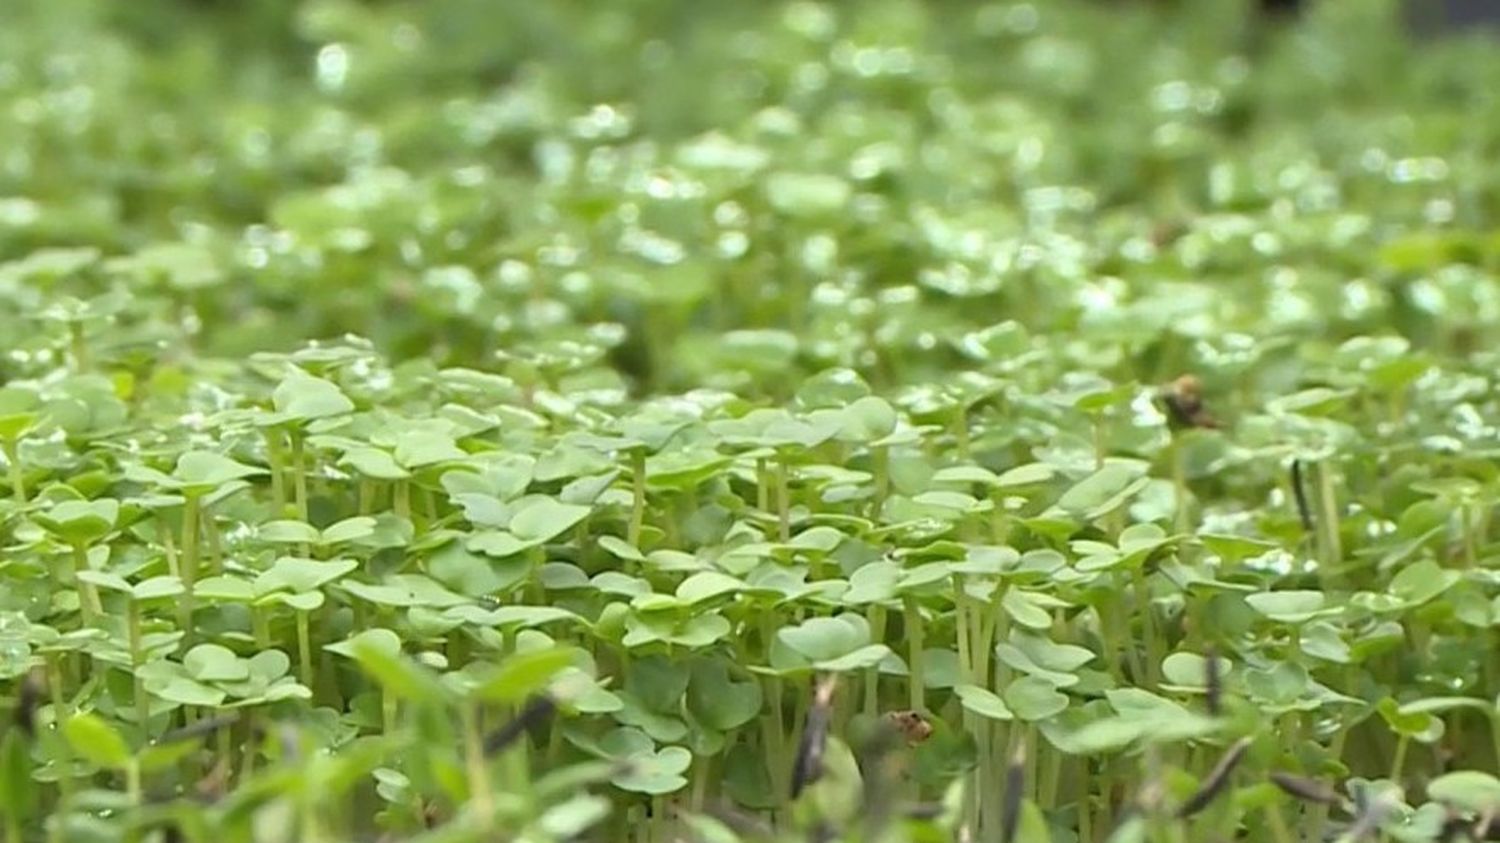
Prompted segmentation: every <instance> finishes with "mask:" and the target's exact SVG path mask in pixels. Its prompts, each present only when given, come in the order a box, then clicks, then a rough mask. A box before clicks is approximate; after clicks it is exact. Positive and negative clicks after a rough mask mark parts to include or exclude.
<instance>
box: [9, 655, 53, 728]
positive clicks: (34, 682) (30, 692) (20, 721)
mask: <svg viewBox="0 0 1500 843" xmlns="http://www.w3.org/2000/svg"><path fill="white" fill-rule="evenodd" d="M46 693H47V682H46V680H45V679H44V678H43V675H42V673H41V671H37V670H34V671H32V672H30V673H28V674H26V677H25V678H24V679H22V680H21V687H20V689H19V690H18V691H17V692H16V710H15V724H16V728H18V729H20V730H21V733H22V734H24V735H25V736H26V737H28V738H32V737H36V710H37V706H38V705H39V704H40V703H41V701H42V697H43V696H44V695H45V694H46Z"/></svg>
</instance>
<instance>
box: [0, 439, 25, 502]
mask: <svg viewBox="0 0 1500 843" xmlns="http://www.w3.org/2000/svg"><path fill="white" fill-rule="evenodd" d="M0 449H3V450H4V451H5V467H6V471H7V472H8V473H9V474H10V494H11V497H13V498H15V499H16V503H20V504H24V503H26V472H25V470H24V469H23V468H22V467H21V443H20V442H18V441H16V440H15V439H5V440H0Z"/></svg>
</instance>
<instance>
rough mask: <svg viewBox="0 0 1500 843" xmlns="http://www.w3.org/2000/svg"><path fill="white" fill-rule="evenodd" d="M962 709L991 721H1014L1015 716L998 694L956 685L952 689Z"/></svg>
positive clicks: (978, 688) (973, 687)
mask: <svg viewBox="0 0 1500 843" xmlns="http://www.w3.org/2000/svg"><path fill="white" fill-rule="evenodd" d="M953 690H954V691H955V692H956V693H957V694H958V699H959V701H960V702H961V703H963V707H964V708H966V709H968V710H969V711H972V712H974V713H975V714H977V715H979V716H980V717H987V718H989V719H991V720H1014V719H1015V714H1014V713H1012V712H1011V710H1010V707H1009V706H1007V705H1006V704H1005V700H1003V699H1001V698H1000V695H999V694H996V693H995V692H994V691H991V690H989V689H988V688H981V687H979V686H978V685H958V686H956V687H954V689H953Z"/></svg>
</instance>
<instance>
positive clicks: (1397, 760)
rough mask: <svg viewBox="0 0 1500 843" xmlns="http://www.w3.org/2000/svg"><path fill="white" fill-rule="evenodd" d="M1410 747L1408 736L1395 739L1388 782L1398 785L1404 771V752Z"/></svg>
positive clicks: (1409, 737)
mask: <svg viewBox="0 0 1500 843" xmlns="http://www.w3.org/2000/svg"><path fill="white" fill-rule="evenodd" d="M1410 746H1411V736H1410V735H1400V736H1398V737H1397V738H1396V755H1395V757H1394V758H1392V759H1391V774H1390V776H1389V778H1390V780H1391V781H1393V782H1395V783H1397V784H1400V783H1401V776H1402V773H1403V771H1404V770H1405V769H1406V750H1407V748H1408V747H1410Z"/></svg>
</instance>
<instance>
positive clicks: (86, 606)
mask: <svg viewBox="0 0 1500 843" xmlns="http://www.w3.org/2000/svg"><path fill="white" fill-rule="evenodd" d="M88 569H89V551H88V548H87V547H86V546H85V545H83V544H74V545H73V581H74V582H75V583H76V584H77V585H78V598H79V599H78V603H79V607H80V608H81V609H82V610H83V622H84V623H85V624H87V625H89V626H93V624H94V621H96V620H98V618H99V616H100V615H102V614H104V604H103V602H102V601H100V599H99V589H98V588H96V587H95V586H94V584H93V583H91V582H88V581H87V580H84V579H82V578H81V577H79V576H78V575H79V574H81V573H83V572H84V571H87V570H88Z"/></svg>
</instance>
